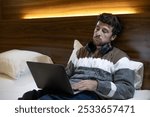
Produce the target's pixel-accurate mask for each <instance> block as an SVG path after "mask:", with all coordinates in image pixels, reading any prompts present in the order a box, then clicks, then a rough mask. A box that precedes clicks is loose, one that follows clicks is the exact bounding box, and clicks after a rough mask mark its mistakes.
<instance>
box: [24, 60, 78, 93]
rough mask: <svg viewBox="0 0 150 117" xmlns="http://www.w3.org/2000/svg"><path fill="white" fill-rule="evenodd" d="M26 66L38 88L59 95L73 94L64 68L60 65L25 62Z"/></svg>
mask: <svg viewBox="0 0 150 117" xmlns="http://www.w3.org/2000/svg"><path fill="white" fill-rule="evenodd" d="M27 65H28V67H29V69H30V71H31V74H32V76H33V78H34V80H35V83H36V85H37V87H38V88H41V89H44V90H47V91H50V92H53V93H59V94H61V93H62V94H71V95H73V94H75V93H77V91H73V89H72V87H71V84H70V82H69V78H68V77H67V74H66V71H65V68H64V66H63V65H60V64H49V63H39V62H31V61H27Z"/></svg>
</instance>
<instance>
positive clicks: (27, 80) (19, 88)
mask: <svg viewBox="0 0 150 117" xmlns="http://www.w3.org/2000/svg"><path fill="white" fill-rule="evenodd" d="M33 89H38V88H37V86H36V84H35V82H34V80H33V77H32V75H31V74H30V73H29V74H28V75H26V76H24V77H21V78H19V79H17V80H15V79H12V78H10V77H8V76H6V75H4V74H0V100H17V99H18V97H21V96H22V95H23V94H24V93H25V92H27V91H29V90H33ZM130 100H150V90H136V91H135V94H134V97H133V98H131V99H130Z"/></svg>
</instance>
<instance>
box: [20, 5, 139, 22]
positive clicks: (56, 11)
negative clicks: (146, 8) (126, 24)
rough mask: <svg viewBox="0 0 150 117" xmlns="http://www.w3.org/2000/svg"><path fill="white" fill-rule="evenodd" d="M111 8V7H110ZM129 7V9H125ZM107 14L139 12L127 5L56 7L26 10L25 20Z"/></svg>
mask: <svg viewBox="0 0 150 117" xmlns="http://www.w3.org/2000/svg"><path fill="white" fill-rule="evenodd" d="M110 6H111V7H110ZM125 6H128V7H125ZM103 12H105V13H106V12H107V13H113V14H135V13H138V11H137V10H136V9H134V8H132V7H130V5H128V4H127V3H123V4H122V5H121V4H117V3H116V4H113V5H112V4H107V7H106V4H103V5H100V4H96V3H93V4H84V5H83V4H81V5H79V4H76V5H75V4H74V5H69V6H65V5H62V6H57V7H56V6H55V7H52V6H51V7H45V8H38V9H37V8H36V9H32V8H31V9H28V10H27V9H26V10H24V16H23V17H22V18H23V19H33V18H50V17H73V16H91V15H98V14H100V13H103Z"/></svg>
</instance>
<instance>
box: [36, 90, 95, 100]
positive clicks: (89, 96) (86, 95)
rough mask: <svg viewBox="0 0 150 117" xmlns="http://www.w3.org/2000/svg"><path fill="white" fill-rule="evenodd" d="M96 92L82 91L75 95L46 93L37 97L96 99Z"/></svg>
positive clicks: (43, 98)
mask: <svg viewBox="0 0 150 117" xmlns="http://www.w3.org/2000/svg"><path fill="white" fill-rule="evenodd" d="M96 99H98V96H97V94H95V93H94V92H91V91H83V92H80V93H78V94H75V95H63V94H61V95H60V94H46V95H43V96H42V97H40V98H39V100H96Z"/></svg>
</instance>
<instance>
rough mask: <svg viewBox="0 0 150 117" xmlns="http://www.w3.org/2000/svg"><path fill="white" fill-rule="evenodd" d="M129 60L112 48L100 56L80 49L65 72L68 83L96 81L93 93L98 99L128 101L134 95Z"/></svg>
mask: <svg viewBox="0 0 150 117" xmlns="http://www.w3.org/2000/svg"><path fill="white" fill-rule="evenodd" d="M129 64H130V60H129V57H128V56H127V54H126V53H125V52H123V51H122V50H120V49H118V48H116V47H113V48H112V49H111V50H110V51H108V52H107V53H105V54H102V53H101V52H100V51H94V52H91V51H89V48H88V49H87V47H86V46H85V47H82V48H81V49H80V50H79V51H78V52H77V53H76V59H75V60H74V61H70V63H69V64H68V65H67V67H66V72H67V74H68V76H69V78H70V82H71V83H74V82H79V81H80V80H85V79H86V80H87V79H91V80H97V81H98V87H97V90H96V91H95V93H97V94H98V96H99V98H100V99H129V98H132V97H133V95H134V90H135V89H134V85H133V83H134V75H135V73H134V71H133V70H131V69H130V67H129Z"/></svg>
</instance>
